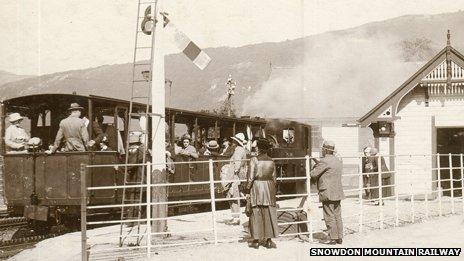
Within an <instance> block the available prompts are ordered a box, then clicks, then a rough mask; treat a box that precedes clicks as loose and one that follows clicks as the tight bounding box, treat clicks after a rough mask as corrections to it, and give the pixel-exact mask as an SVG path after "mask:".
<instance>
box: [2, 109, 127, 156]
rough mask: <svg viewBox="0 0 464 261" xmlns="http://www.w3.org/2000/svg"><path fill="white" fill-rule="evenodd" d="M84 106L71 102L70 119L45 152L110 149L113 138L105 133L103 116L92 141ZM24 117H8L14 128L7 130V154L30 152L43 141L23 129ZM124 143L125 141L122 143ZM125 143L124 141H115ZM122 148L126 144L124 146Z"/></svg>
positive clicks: (97, 120)
mask: <svg viewBox="0 0 464 261" xmlns="http://www.w3.org/2000/svg"><path fill="white" fill-rule="evenodd" d="M83 109H84V108H83V107H82V106H80V105H79V104H78V103H71V105H70V107H69V108H68V113H69V115H68V117H67V118H65V119H63V120H61V121H60V124H59V129H58V132H57V134H56V137H55V140H54V142H53V145H51V146H50V147H49V149H48V150H46V151H45V153H47V154H53V153H55V152H56V151H58V150H60V151H88V150H109V149H110V148H109V143H110V139H109V138H108V136H111V135H109V134H108V133H109V132H108V131H106V132H104V131H103V128H102V125H103V116H101V115H97V116H96V117H95V119H94V122H93V124H92V132H93V136H94V139H92V140H91V139H90V138H89V133H88V130H87V126H88V124H89V120H88V119H87V118H86V117H81V116H82V111H83ZM23 120H24V117H23V116H21V115H20V114H19V113H17V112H14V113H11V114H10V115H9V117H8V121H9V122H10V126H9V127H8V128H7V129H6V131H5V145H6V151H7V153H24V152H28V149H29V148H30V147H37V146H39V145H40V143H41V141H40V139H39V138H32V139H31V138H30V135H29V134H28V133H27V131H26V130H25V129H24V128H23V127H22V125H21V123H22V122H23ZM121 141H122V140H121ZM115 143H118V144H119V143H122V142H115ZM121 145H122V144H121Z"/></svg>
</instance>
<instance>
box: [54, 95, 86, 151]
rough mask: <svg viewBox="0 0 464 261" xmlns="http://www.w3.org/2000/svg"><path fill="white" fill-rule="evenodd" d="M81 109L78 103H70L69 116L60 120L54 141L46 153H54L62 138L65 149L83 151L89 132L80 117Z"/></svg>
mask: <svg viewBox="0 0 464 261" xmlns="http://www.w3.org/2000/svg"><path fill="white" fill-rule="evenodd" d="M83 109H84V108H83V107H81V106H80V105H79V104H77V103H71V106H70V107H69V109H68V111H69V112H70V113H69V116H68V117H67V118H66V119H64V120H62V121H61V122H60V129H59V130H58V133H57V134H56V138H55V143H54V144H53V146H52V147H51V149H50V150H49V151H47V153H48V154H51V153H54V152H55V151H56V150H57V149H58V148H59V147H60V144H61V141H62V140H63V138H64V143H65V147H64V150H65V151H85V147H86V146H87V144H88V142H89V133H88V132H87V127H86V126H85V125H86V124H85V121H84V120H83V119H81V118H80V116H81V111H82V110H83Z"/></svg>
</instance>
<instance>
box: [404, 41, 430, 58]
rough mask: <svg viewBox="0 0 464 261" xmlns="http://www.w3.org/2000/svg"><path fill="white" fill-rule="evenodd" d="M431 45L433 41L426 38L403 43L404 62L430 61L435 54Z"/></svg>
mask: <svg viewBox="0 0 464 261" xmlns="http://www.w3.org/2000/svg"><path fill="white" fill-rule="evenodd" d="M431 43H432V41H431V40H429V39H427V38H424V37H422V38H415V39H412V40H404V41H402V42H401V43H400V45H401V50H402V54H403V61H405V62H420V61H424V60H427V59H429V58H430V57H431V56H433V53H434V51H433V49H432V47H431V46H430V45H431Z"/></svg>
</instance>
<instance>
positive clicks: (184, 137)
mask: <svg viewBox="0 0 464 261" xmlns="http://www.w3.org/2000/svg"><path fill="white" fill-rule="evenodd" d="M180 140H181V141H184V140H189V141H192V137H190V135H189V134H188V133H186V134H184V135H182V137H181V138H180Z"/></svg>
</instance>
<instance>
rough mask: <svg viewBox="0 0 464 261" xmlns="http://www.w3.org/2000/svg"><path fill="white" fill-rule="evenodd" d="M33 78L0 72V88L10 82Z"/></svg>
mask: <svg viewBox="0 0 464 261" xmlns="http://www.w3.org/2000/svg"><path fill="white" fill-rule="evenodd" d="M30 77H32V76H29V75H16V74H13V73H9V72H5V71H1V70H0V86H1V85H3V84H5V83H9V82H15V81H19V80H22V79H26V78H30Z"/></svg>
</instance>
